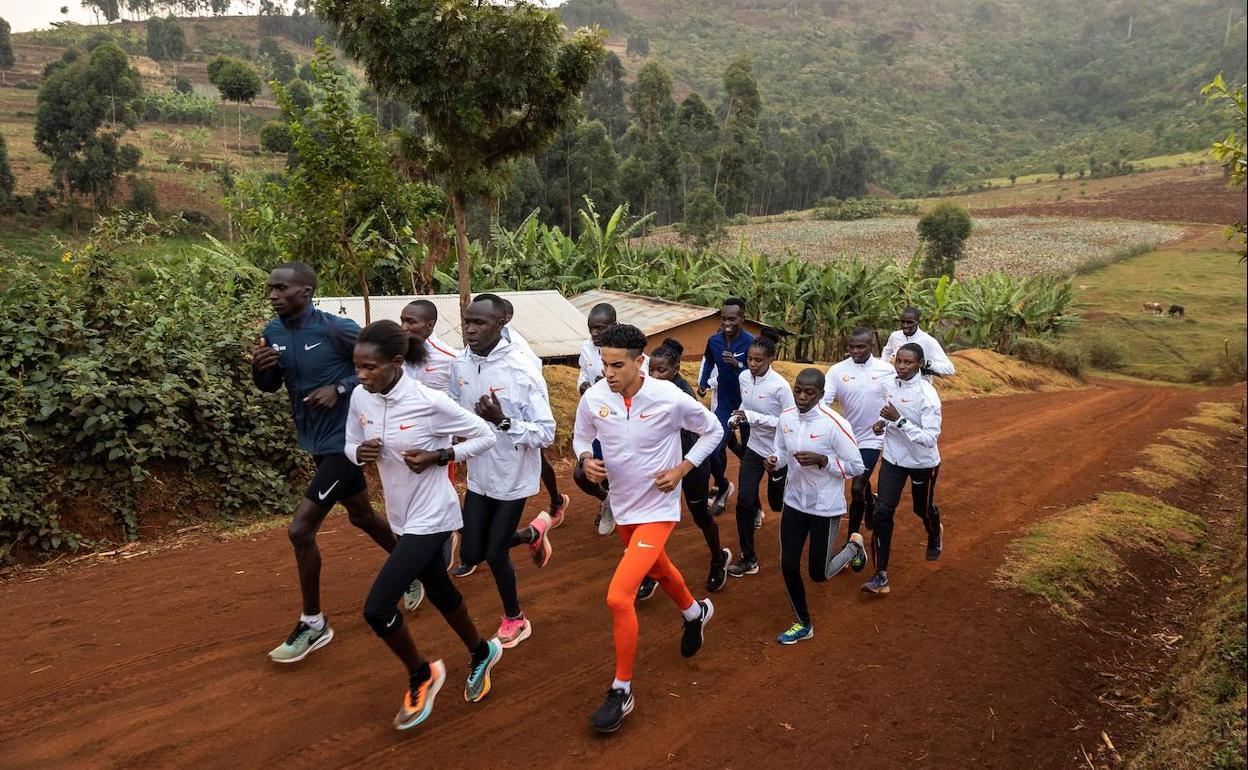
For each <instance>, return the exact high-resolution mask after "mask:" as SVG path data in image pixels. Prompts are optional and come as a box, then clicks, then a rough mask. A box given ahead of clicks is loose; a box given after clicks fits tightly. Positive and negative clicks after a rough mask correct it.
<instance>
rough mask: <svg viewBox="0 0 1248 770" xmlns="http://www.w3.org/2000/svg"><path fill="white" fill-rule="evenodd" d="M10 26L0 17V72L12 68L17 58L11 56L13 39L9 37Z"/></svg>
mask: <svg viewBox="0 0 1248 770" xmlns="http://www.w3.org/2000/svg"><path fill="white" fill-rule="evenodd" d="M10 29H11V27H10V26H9V23H8V22H7V21H5V20H4V19H0V72H3V71H4V70H10V69H13V65H14V64H16V63H17V60H16V59H15V58H14V57H13V41H12V39H11V38H10V37H9V30H10Z"/></svg>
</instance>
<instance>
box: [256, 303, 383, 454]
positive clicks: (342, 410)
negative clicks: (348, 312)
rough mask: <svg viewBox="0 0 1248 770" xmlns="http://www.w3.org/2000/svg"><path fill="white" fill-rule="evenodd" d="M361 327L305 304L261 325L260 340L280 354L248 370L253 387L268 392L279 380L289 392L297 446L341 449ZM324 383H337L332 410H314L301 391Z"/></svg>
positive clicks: (321, 450) (355, 381) (315, 449)
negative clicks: (272, 362)
mask: <svg viewBox="0 0 1248 770" xmlns="http://www.w3.org/2000/svg"><path fill="white" fill-rule="evenodd" d="M359 336H360V327H359V325H358V324H356V322H355V321H352V320H351V319H350V318H343V317H342V316H336V315H331V314H329V313H326V312H324V311H321V310H317V309H316V308H314V307H312V306H311V305H308V307H307V309H306V310H304V311H303V313H301V314H300V315H299V317H298V318H295V319H292V320H289V321H287V320H285V319H282V318H274V319H273V320H272V321H269V323H268V325H267V326H265V327H264V339H265V342H267V343H268V345H269V346H270V347H273V348H276V349H277V352H278V353H280V354H281V359H280V363H279V364H278V366H275V367H273V368H272V369H266V370H265V371H262V372H257V371H255V370H254V369H253V370H252V372H251V378H252V380H254V381H255V383H256V387H258V388H260V390H263V391H265V392H268V393H273V392H275V391H276V390H277V389H278V388H280V387H281V386H282V385H283V384H285V385H286V393H287V395H288V396H289V397H290V410H291V412H292V413H293V414H294V418H295V433H296V434H297V435H298V437H299V448H300V449H302V450H304V451H305V452H310V453H311V454H313V455H324V454H332V453H335V452H338V453H341V452H342V451H343V445H344V444H345V443H346V429H347V410H348V409H349V408H350V406H351V391H352V390H354V389H355V386H356V385H358V384H359V382H360V381H359V379H358V378H356V376H355V364H354V363H352V358H351V356H352V352H353V351H354V349H355V340H356V338H357V337H359ZM323 385H341V386H342V392H340V393H339V395H338V403H337V405H335V406H334V407H333V408H332V409H313V408H312V407H310V406H308V405H307V404H305V403H304V402H303V399H304V396H307V395H308V394H309V393H311V392H312V391H314V390H316V389H317V388H319V387H321V386H323Z"/></svg>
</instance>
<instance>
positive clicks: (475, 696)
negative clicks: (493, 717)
mask: <svg viewBox="0 0 1248 770" xmlns="http://www.w3.org/2000/svg"><path fill="white" fill-rule="evenodd" d="M486 645H487V646H488V647H489V648H490V651H489V652H488V653H487V654H486V656H485V657H484V658H482V659H481V660H480V661H477V662H475V663H474V662H473V661H471V660H469V661H468V682H467V683H466V684H464V700H466V701H468V702H469V703H476V702H477V701H479V700H481V699H482V698H484V697H485V696H486V695H487V694H489V692H490V669H492V668H494V664H495V663H497V662H498V659H499V658H501V657H503V646H502V645H501V644H499V643H498V640H497V639H491V640H489V641H488V642H486Z"/></svg>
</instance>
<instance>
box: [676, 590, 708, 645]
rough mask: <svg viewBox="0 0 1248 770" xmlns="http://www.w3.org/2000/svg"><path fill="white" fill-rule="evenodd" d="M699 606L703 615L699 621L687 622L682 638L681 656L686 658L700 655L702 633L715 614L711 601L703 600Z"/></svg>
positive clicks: (699, 617)
mask: <svg viewBox="0 0 1248 770" xmlns="http://www.w3.org/2000/svg"><path fill="white" fill-rule="evenodd" d="M698 606H699V607H700V608H701V610H702V614H701V615H699V616H698V619H697V620H686V621H685V628H684V631H683V632H682V633H681V636H680V654H681V655H684V656H685V657H686V658H692V657H693V656H694V655H697V654H698V650H700V649H702V632H703V631H704V630H705V629H706V624H707V623H709V622H711V617H712V616H714V614H715V605H713V604H711V600H710V599H703V600H702V601H700V602H698Z"/></svg>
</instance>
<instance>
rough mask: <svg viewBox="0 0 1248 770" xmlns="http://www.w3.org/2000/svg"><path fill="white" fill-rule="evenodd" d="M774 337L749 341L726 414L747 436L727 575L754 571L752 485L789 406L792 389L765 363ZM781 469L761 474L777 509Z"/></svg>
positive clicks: (767, 333)
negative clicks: (734, 551)
mask: <svg viewBox="0 0 1248 770" xmlns="http://www.w3.org/2000/svg"><path fill="white" fill-rule="evenodd" d="M778 339H779V336H778V335H777V334H776V332H775V331H774V330H772V329H764V330H763V333H762V334H761V335H760V336H758V337H756V338H755V339H754V341H753V342H751V343H750V347H749V351H748V352H747V354H746V357H745V363H746V367H747V369H746V371H744V372H741V376H740V378H739V382H740V385H741V388H740V392H741V407H740V408H739V409H737V410H736V411H735V412H733V413H732V417H731V419H730V420H729V427H730V428H732V427H736V426H738V425H742V426H744V425H748V426H749V428H750V435H749V439H748V440H747V441H746V445H745V452H744V453H743V454H742V455H741V467H740V471H739V475H738V477H737V538H738V540H739V541H740V543H741V556H740V558H738V559H737V560H736V561H735V562H733V563H732V566H730V567H729V568H728V574H729V575H732V576H733V577H738V578H739V577H745V576H746V575H753V574H755V573H757V572H758V555H757V554H756V553H755V552H754V530H756V529H758V528H759V527H760V526H762V523H763V506H762V503H761V502H760V500H759V497H758V485H759V483H760V482H761V481H762V480H763V477H764V476H767V475H768V474H767V471H766V469H765V468H764V467H763V462H764V460H766V458H767V457H769V456H770V455H771V450H772V448H773V445H774V444H775V439H776V421H777V420H778V419H779V417H780V413H781V412H783V411H784V410H786V409H792V408H793V390H792V388H790V387H789V383H788V382H787V381H785V379H784V377H782V376H780V373H779V372H777V371H776V370H775V369H772V368H771V363H772V361H774V360H775V358H776V342H777V341H778ZM783 484H784V471H783V470H777V471H776V474H774V475H771V476H768V479H767V498H768V499H767V502H768V504H769V505H770V506H771V507H772V510H780V508H781V507H782V504H783V497H784V493H783V489H784V487H783Z"/></svg>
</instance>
